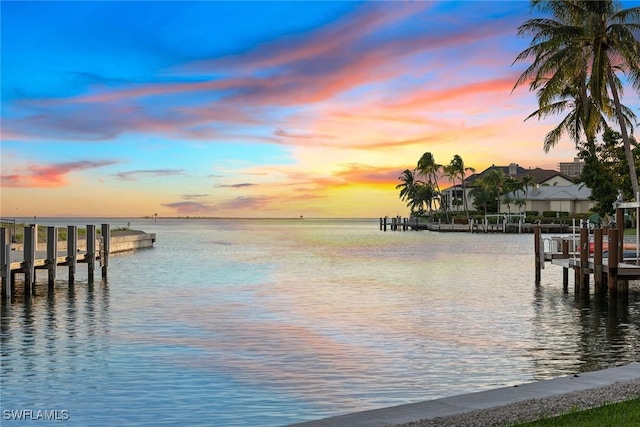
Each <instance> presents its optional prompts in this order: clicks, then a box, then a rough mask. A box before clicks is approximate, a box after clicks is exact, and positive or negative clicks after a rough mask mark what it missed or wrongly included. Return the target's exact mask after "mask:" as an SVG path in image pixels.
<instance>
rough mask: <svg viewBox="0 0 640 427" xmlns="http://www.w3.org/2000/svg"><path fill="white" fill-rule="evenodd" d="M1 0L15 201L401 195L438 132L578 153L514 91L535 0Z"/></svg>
mask: <svg viewBox="0 0 640 427" xmlns="http://www.w3.org/2000/svg"><path fill="white" fill-rule="evenodd" d="M638 4H640V3H639V2H625V6H627V7H629V6H631V5H638ZM0 7H1V10H0V11H1V20H2V22H1V23H2V29H1V39H0V43H1V47H2V53H1V61H2V62H1V71H2V76H1V83H2V84H1V92H0V93H1V97H2V99H1V108H2V111H1V114H2V116H1V117H2V140H1V143H2V153H1V155H2V157H1V161H2V175H3V181H2V211H1V214H2V215H3V216H32V215H38V216H49V215H56V216H57V215H60V216H66V215H100V216H102V215H113V216H139V215H149V214H152V213H158V214H160V215H163V216H177V215H191V216H267V217H281V216H298V215H299V214H300V215H305V216H333V217H351V216H359V217H378V216H382V215H395V214H406V213H407V209H406V207H405V206H404V203H403V202H401V201H400V200H398V196H397V191H396V190H395V185H396V184H397V183H398V181H397V178H398V176H399V175H400V173H401V172H402V171H403V170H404V169H406V168H413V167H414V166H415V162H416V161H417V159H418V158H419V157H420V156H421V155H422V153H424V152H426V151H430V152H432V153H433V154H434V156H435V158H436V160H437V161H438V162H439V163H448V162H449V161H450V159H451V158H452V157H453V155H454V154H459V155H461V156H462V157H463V159H465V162H466V163H467V165H469V166H473V167H475V168H476V169H480V170H481V169H483V168H484V167H487V166H489V165H491V164H494V163H495V164H508V163H510V162H515V163H519V164H520V165H521V166H524V167H537V166H539V167H547V168H554V167H556V165H557V163H558V162H560V161H571V160H572V157H573V156H574V154H575V150H574V149H573V144H572V143H571V142H568V141H567V142H565V143H563V144H560V145H559V146H558V147H556V148H554V149H553V150H552V151H551V152H550V153H548V154H545V153H544V152H543V150H542V140H543V138H544V135H545V134H546V132H548V131H549V130H550V128H551V127H552V126H553V125H555V123H556V122H557V120H555V119H550V120H547V121H545V122H537V121H527V122H524V121H523V120H524V118H525V117H526V116H528V115H529V114H530V113H531V112H532V111H534V110H535V105H536V104H535V96H534V95H533V94H530V93H528V91H527V89H526V88H524V87H522V88H519V89H517V90H515V91H514V92H513V93H512V91H511V89H512V88H513V85H514V83H515V81H516V79H517V76H518V75H519V74H520V72H521V71H522V70H523V67H524V66H525V65H526V64H516V65H512V62H513V60H514V59H515V57H516V55H517V54H518V53H519V52H520V51H522V50H523V49H524V48H526V46H528V43H529V40H526V39H522V38H519V37H518V36H517V27H518V25H520V24H521V23H523V22H524V21H525V20H527V19H530V18H532V17H533V16H534V15H532V14H530V7H529V3H528V2H524V1H497V2H488V1H466V2H456V1H447V2H445V1H442V2H286V1H283V2H266V1H265V2H207V1H198V2H154V1H147V2H120V1H115V2H5V1H3V2H2V3H0ZM623 102H625V104H627V105H628V106H631V107H632V108H633V107H635V109H636V110H637V108H638V107H639V106H640V103H639V102H638V97H637V94H634V93H633V92H632V91H631V90H627V91H626V92H625V98H624V99H623Z"/></svg>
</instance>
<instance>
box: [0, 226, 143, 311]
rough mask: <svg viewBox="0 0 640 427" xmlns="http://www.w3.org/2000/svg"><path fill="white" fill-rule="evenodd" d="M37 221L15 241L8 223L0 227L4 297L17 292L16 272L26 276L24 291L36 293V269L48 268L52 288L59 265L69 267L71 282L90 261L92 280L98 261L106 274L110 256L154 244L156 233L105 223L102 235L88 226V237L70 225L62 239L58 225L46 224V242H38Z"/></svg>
mask: <svg viewBox="0 0 640 427" xmlns="http://www.w3.org/2000/svg"><path fill="white" fill-rule="evenodd" d="M38 227H39V226H38V225H37V224H31V225H29V226H25V227H24V235H23V236H24V239H23V243H12V242H13V241H14V240H15V236H12V231H14V230H12V229H11V228H8V227H2V228H0V243H1V245H0V271H1V274H0V276H1V278H2V298H3V299H11V298H12V297H13V296H14V294H15V289H16V275H19V274H21V275H23V276H24V287H25V292H24V294H25V295H34V294H35V282H36V272H37V271H38V270H46V271H47V279H48V285H49V288H52V287H53V286H54V284H55V280H56V276H57V268H58V267H59V266H64V267H67V268H68V281H69V286H72V285H73V283H74V281H75V274H76V270H77V265H78V264H87V275H88V280H89V281H93V279H94V271H95V269H96V267H97V266H98V265H99V266H100V268H101V273H102V277H103V278H106V277H107V271H108V267H109V256H110V254H113V253H118V252H126V251H131V250H135V249H140V248H150V247H153V244H154V243H155V240H156V236H155V234H147V233H144V232H142V231H133V230H126V231H125V232H120V231H118V232H111V227H110V225H109V224H102V225H101V229H100V235H99V236H98V234H97V232H96V226H95V225H87V226H86V238H85V239H82V240H79V239H78V227H77V226H72V225H70V226H67V228H66V232H67V233H66V239H64V240H60V239H59V229H58V227H46V235H45V241H44V242H42V243H41V242H38Z"/></svg>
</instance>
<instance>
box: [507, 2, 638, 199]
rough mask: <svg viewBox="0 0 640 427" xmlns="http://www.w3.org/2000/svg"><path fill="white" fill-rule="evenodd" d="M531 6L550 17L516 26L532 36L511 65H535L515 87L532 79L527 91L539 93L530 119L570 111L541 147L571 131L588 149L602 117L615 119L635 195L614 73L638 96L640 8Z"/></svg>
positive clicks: (625, 113) (625, 114)
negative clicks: (582, 138) (527, 62)
mask: <svg viewBox="0 0 640 427" xmlns="http://www.w3.org/2000/svg"><path fill="white" fill-rule="evenodd" d="M532 5H533V7H534V8H538V9H539V10H540V11H542V12H549V13H551V15H552V18H549V19H546V18H540V19H531V20H529V21H527V22H525V23H524V24H523V25H521V26H520V27H519V29H518V33H519V34H520V35H525V34H531V35H532V41H531V45H530V47H529V48H527V49H526V50H524V51H523V52H522V53H520V54H519V55H518V56H517V58H516V60H515V61H514V62H517V61H520V60H524V59H526V58H528V57H534V61H533V63H532V64H531V66H529V67H528V68H527V69H526V70H525V72H524V73H523V74H522V75H521V76H520V78H519V79H518V81H517V82H516V86H518V85H521V84H523V83H525V82H527V81H530V85H529V89H530V90H538V89H539V90H540V91H539V92H538V105H539V109H538V111H537V112H535V113H533V114H532V116H534V115H537V116H539V117H541V116H545V115H547V114H551V113H557V112H561V111H563V110H564V109H565V108H567V107H569V106H570V105H572V106H573V108H574V110H573V111H572V112H570V114H569V115H568V116H567V118H566V119H565V120H563V122H562V123H561V124H560V125H559V126H558V127H557V128H556V129H554V131H552V132H550V134H548V135H547V137H546V138H545V149H546V150H548V149H549V148H551V147H552V146H553V145H554V144H555V143H556V142H557V141H558V140H559V135H560V133H561V131H562V130H567V131H569V133H570V135H572V139H574V141H576V142H577V141H578V139H579V134H580V133H582V134H584V136H585V137H586V139H587V145H592V144H594V140H595V134H596V133H598V132H599V131H601V130H603V129H604V128H605V126H604V125H603V122H604V120H605V118H606V119H610V120H614V121H615V122H617V125H618V126H619V127H620V132H621V136H622V141H623V146H624V151H625V157H626V162H627V168H628V173H629V176H630V179H631V184H632V188H633V193H634V195H636V194H638V192H639V191H640V189H639V187H638V177H637V172H636V159H635V157H634V155H633V152H632V150H631V138H630V136H629V131H633V127H632V122H630V119H629V118H630V117H632V116H630V115H629V110H628V109H627V108H626V107H624V106H623V105H622V103H621V102H620V97H621V95H622V93H623V92H622V90H623V85H622V82H621V80H620V78H619V77H618V75H617V72H620V73H622V74H624V75H625V76H626V78H627V81H628V82H629V84H630V85H631V86H632V87H633V88H634V89H635V90H636V91H638V92H639V93H640V41H639V40H638V34H639V33H640V31H639V28H640V7H632V8H629V9H625V10H622V9H621V5H620V3H619V2H618V1H613V0H590V1H578V0H567V1H562V0H547V1H545V0H533V1H532ZM570 98H573V104H571V103H569V102H568V100H569V99H570ZM559 101H563V102H560V103H559V104H558V102H559ZM529 117H531V116H529Z"/></svg>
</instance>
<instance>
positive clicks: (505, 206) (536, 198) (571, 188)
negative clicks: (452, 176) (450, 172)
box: [442, 163, 593, 213]
mask: <svg viewBox="0 0 640 427" xmlns="http://www.w3.org/2000/svg"><path fill="white" fill-rule="evenodd" d="M494 169H498V170H501V171H502V173H503V174H504V175H505V176H510V177H512V178H515V179H518V180H521V179H522V178H523V177H525V176H529V177H530V183H529V187H528V188H527V190H526V191H520V192H516V193H515V194H514V193H511V194H510V195H509V197H506V201H510V202H509V203H505V198H503V200H502V201H501V205H500V212H518V211H521V212H523V211H525V210H528V211H532V210H533V211H539V212H540V213H542V212H544V211H562V212H570V213H584V212H588V211H589V209H590V208H591V207H592V206H593V202H591V201H590V200H589V196H590V195H591V190H590V189H588V188H587V187H584V186H579V185H576V184H574V182H573V180H572V178H571V177H570V176H569V175H567V174H564V173H562V172H558V171H556V170H551V169H541V168H528V169H527V168H523V167H521V166H519V165H518V164H516V163H511V164H509V165H508V166H495V165H491V166H490V167H488V168H487V169H485V170H483V171H482V172H480V173H476V174H473V175H470V176H469V177H467V178H466V179H465V190H466V197H467V206H468V207H469V209H473V202H474V200H473V196H472V195H471V194H470V191H471V190H472V188H473V185H474V182H475V181H477V180H478V179H480V178H482V177H484V176H485V175H486V174H487V173H489V172H490V171H491V170H494ZM462 197H463V190H462V185H461V184H456V185H454V186H451V187H449V188H447V189H445V190H443V191H442V203H443V204H444V205H445V206H446V207H447V209H448V210H450V211H462V210H463V209H464V207H463V203H462ZM514 201H517V202H518V203H515V202H514Z"/></svg>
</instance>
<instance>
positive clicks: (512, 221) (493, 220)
mask: <svg viewBox="0 0 640 427" xmlns="http://www.w3.org/2000/svg"><path fill="white" fill-rule="evenodd" d="M524 219H525V217H524V215H523V214H492V215H485V216H484V218H483V220H482V221H477V220H475V219H473V218H471V219H469V222H468V223H463V224H460V223H452V224H446V223H442V222H440V221H438V222H431V221H429V222H427V221H424V220H423V219H419V218H417V217H412V218H403V217H401V216H396V217H383V218H382V217H381V218H380V230H381V231H387V230H389V231H408V230H413V231H419V230H427V231H440V232H467V233H533V231H534V227H535V224H530V223H526V222H524ZM539 226H540V229H541V230H542V232H543V233H567V232H569V231H570V230H575V229H576V228H577V227H578V225H577V224H576V221H575V220H572V222H571V224H569V223H560V224H539Z"/></svg>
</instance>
